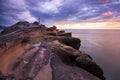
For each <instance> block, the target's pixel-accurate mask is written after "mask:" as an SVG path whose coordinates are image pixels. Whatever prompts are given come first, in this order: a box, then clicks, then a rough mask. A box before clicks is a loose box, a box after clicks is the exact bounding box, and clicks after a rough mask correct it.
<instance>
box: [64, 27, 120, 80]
mask: <svg viewBox="0 0 120 80" xmlns="http://www.w3.org/2000/svg"><path fill="white" fill-rule="evenodd" d="M66 31H67V32H72V35H73V37H78V38H80V39H81V41H82V45H81V48H80V50H82V51H84V52H86V53H87V54H90V55H91V56H92V57H93V59H94V61H95V62H96V63H97V64H98V65H99V66H100V67H101V68H102V69H103V71H104V75H105V77H106V78H107V80H120V30H79V29H77V30H75V29H74V30H66Z"/></svg>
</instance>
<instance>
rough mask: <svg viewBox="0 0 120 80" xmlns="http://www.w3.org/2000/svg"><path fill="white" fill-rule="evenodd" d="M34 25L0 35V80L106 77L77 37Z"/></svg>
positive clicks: (92, 79) (97, 79)
mask: <svg viewBox="0 0 120 80" xmlns="http://www.w3.org/2000/svg"><path fill="white" fill-rule="evenodd" d="M21 24H22V23H21ZM19 25H20V23H19ZM28 25H29V24H28V23H27V26H28ZM34 26H35V27H30V28H28V29H26V30H21V29H17V31H14V33H13V32H12V33H11V32H10V33H7V34H6V32H5V34H4V35H2V36H0V40H1V44H0V80H105V78H104V76H103V71H102V69H101V68H100V67H99V66H98V65H97V64H96V63H95V62H94V61H93V59H92V58H91V56H90V55H88V54H86V53H83V52H82V51H79V48H80V45H81V40H80V39H78V38H74V37H72V34H71V33H66V32H65V31H59V30H57V29H56V27H55V26H53V27H51V28H46V27H44V29H41V28H39V26H40V25H38V24H37V25H36V24H34ZM41 26H43V25H41ZM12 27H13V26H12ZM33 29H34V30H33ZM26 31H27V32H26ZM18 32H19V33H18ZM13 34H14V35H13ZM8 35H9V36H8ZM10 36H12V38H10Z"/></svg>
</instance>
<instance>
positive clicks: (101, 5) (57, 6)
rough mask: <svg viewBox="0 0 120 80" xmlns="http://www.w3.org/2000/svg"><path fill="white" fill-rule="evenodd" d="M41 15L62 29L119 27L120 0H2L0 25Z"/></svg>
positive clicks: (36, 17)
mask: <svg viewBox="0 0 120 80" xmlns="http://www.w3.org/2000/svg"><path fill="white" fill-rule="evenodd" d="M39 17H40V21H41V23H42V24H45V25H47V26H52V25H56V26H58V28H63V29H64V28H65V29H116V28H117V29H119V28H120V0H0V25H12V24H14V23H16V22H18V21H29V22H34V21H38V19H39Z"/></svg>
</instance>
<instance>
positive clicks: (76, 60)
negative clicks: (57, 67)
mask: <svg viewBox="0 0 120 80" xmlns="http://www.w3.org/2000/svg"><path fill="white" fill-rule="evenodd" d="M48 45H49V46H50V47H51V49H52V51H53V52H54V53H55V54H57V55H58V56H59V57H60V59H61V60H62V62H63V63H65V64H67V65H71V66H79V67H81V68H83V69H85V70H86V71H88V72H90V73H91V74H93V75H95V76H97V77H99V78H100V79H102V80H105V78H104V76H103V71H102V69H101V68H100V67H99V66H98V65H97V64H96V63H95V62H94V61H93V60H92V58H91V57H90V56H88V55H87V54H85V53H82V52H81V51H77V50H75V49H73V48H71V47H69V46H66V45H63V44H60V43H59V41H53V42H52V44H50V43H49V44H48Z"/></svg>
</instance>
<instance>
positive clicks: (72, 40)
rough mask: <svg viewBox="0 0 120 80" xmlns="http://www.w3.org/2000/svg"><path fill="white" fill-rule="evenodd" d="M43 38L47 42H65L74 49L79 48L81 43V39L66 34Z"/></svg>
mask: <svg viewBox="0 0 120 80" xmlns="http://www.w3.org/2000/svg"><path fill="white" fill-rule="evenodd" d="M44 40H47V41H49V42H51V41H54V40H58V41H59V42H60V43H62V44H65V45H67V46H71V47H72V48H74V49H77V50H78V49H79V48H80V45H81V40H80V39H78V38H74V37H67V36H49V37H45V38H44Z"/></svg>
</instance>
